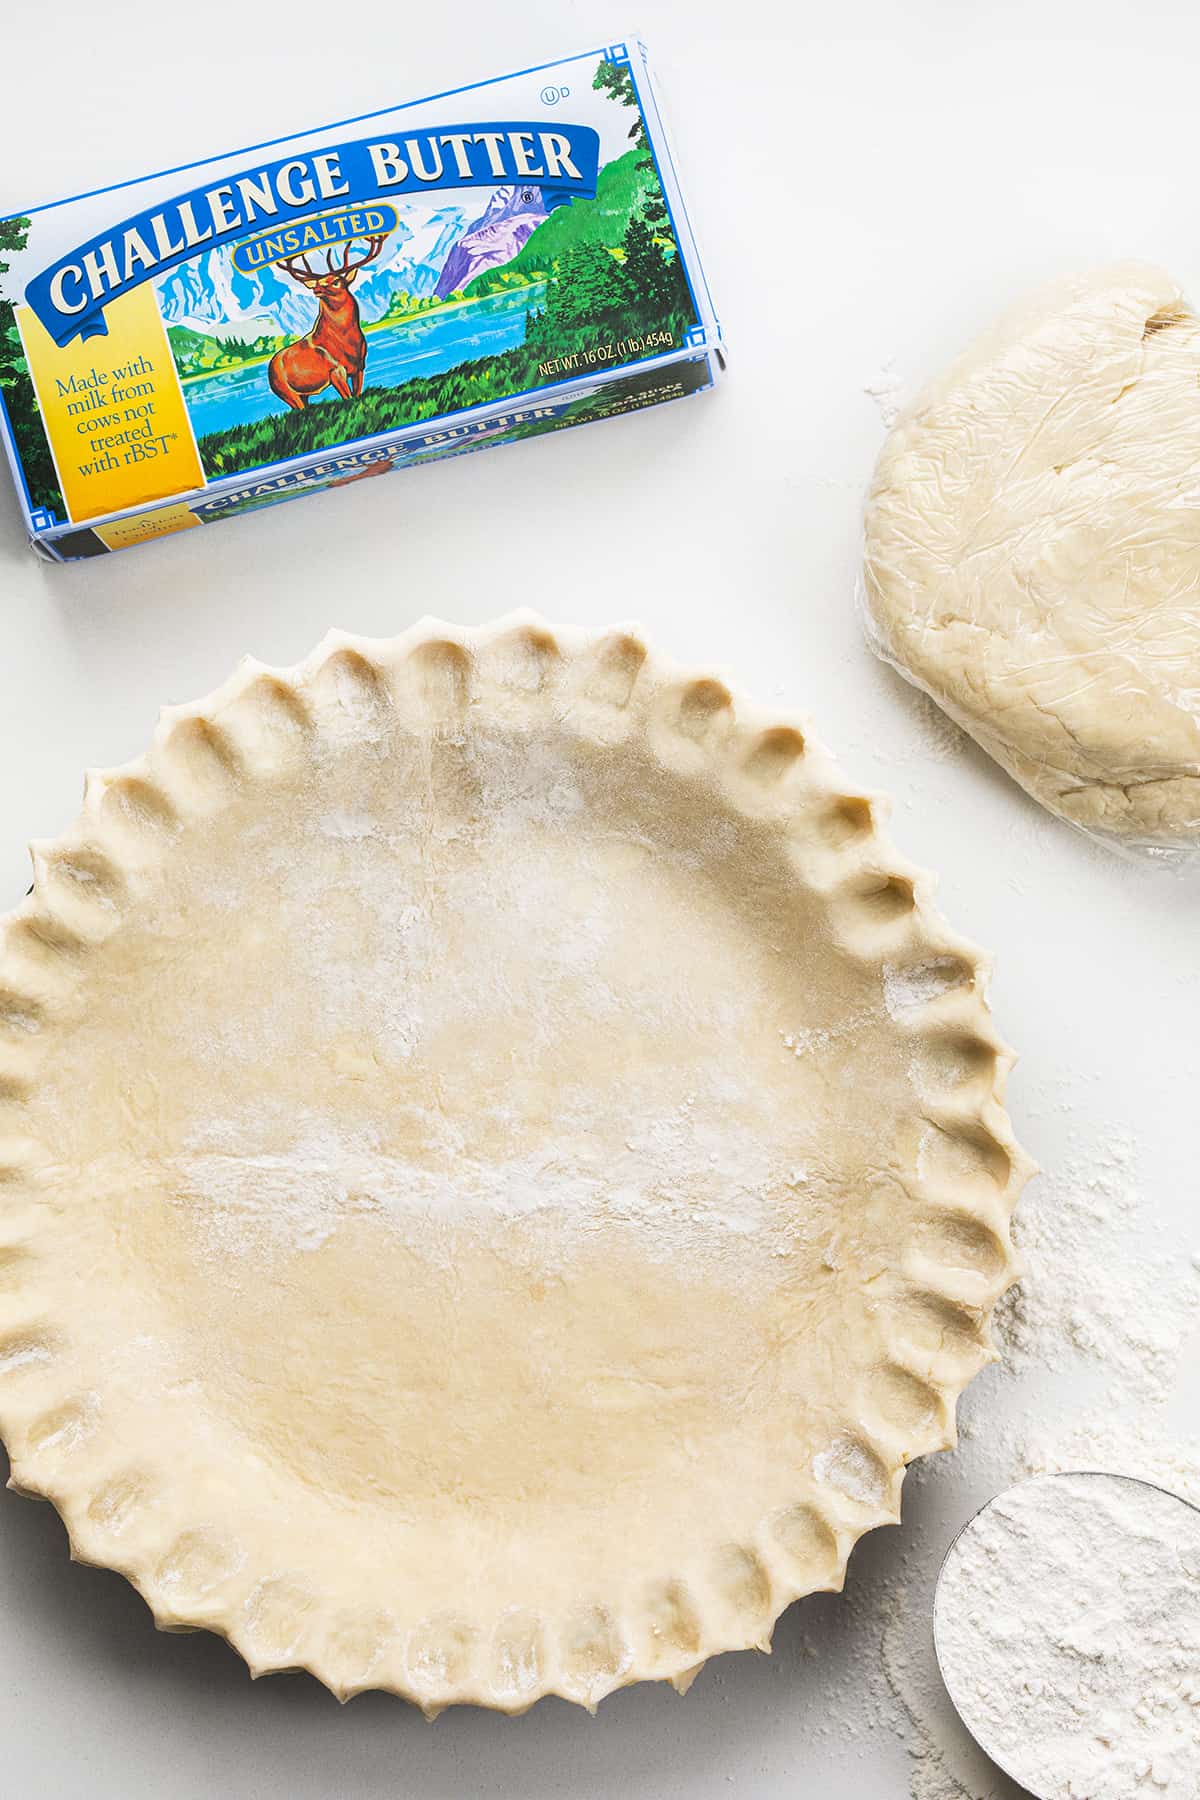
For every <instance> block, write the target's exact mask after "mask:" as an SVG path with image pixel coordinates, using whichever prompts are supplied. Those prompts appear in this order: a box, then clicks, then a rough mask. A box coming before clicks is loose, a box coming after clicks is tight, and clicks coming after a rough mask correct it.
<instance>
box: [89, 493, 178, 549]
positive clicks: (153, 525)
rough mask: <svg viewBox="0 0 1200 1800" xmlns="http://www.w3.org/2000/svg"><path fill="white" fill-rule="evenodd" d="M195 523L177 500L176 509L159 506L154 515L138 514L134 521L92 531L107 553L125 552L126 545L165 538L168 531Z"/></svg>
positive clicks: (96, 528)
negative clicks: (111, 551)
mask: <svg viewBox="0 0 1200 1800" xmlns="http://www.w3.org/2000/svg"><path fill="white" fill-rule="evenodd" d="M199 523H200V521H199V519H198V518H197V517H196V515H195V513H194V512H189V511H188V509H187V507H186V506H185V505H184V504H183V502H182V501H180V503H179V504H178V505H177V506H160V507H159V508H158V509H157V511H155V512H150V513H139V514H138V516H137V517H136V518H135V519H114V520H113V522H112V524H111V525H94V526H93V527H92V529H93V531H94V532H95V533H96V536H97V537H98V538H99V539H100V542H101V543H102V544H107V545H108V547H109V549H110V550H126V549H128V547H129V545H130V544H144V543H145V542H146V541H147V539H148V538H156V537H167V536H169V534H170V533H171V532H172V531H187V530H188V529H189V527H191V526H192V525H199Z"/></svg>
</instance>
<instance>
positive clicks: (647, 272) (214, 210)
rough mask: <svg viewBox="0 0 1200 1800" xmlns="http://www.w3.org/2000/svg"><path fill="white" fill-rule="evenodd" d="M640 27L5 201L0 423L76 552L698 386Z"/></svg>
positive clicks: (40, 521) (685, 253)
mask: <svg viewBox="0 0 1200 1800" xmlns="http://www.w3.org/2000/svg"><path fill="white" fill-rule="evenodd" d="M719 342H720V328H719V326H718V324H717V320H716V315H715V313H714V310H713V305H712V301H711V298H710V296H709V293H708V289H707V287H706V285H705V281H704V275H703V271H702V270H701V267H700V263H699V259H698V257H697V254H696V248H695V244H694V242H693V239H692V235H691V230H690V227H689V224H688V218H687V213H686V210H685V208H684V205H683V201H682V198H681V195H680V191H679V185H678V182H677V179H676V175H675V170H674V166H673V164H672V161H671V156H670V152H669V149H668V146H667V142H666V139H665V137H664V134H663V129H662V124H661V120H660V116H659V110H658V105H657V102H656V100H655V95H654V89H653V86H652V83H651V80H650V76H649V72H648V69H647V64H646V55H645V50H644V48H643V46H642V45H640V44H638V43H636V42H634V41H633V40H629V41H627V42H621V43H615V44H610V45H608V46H606V47H604V48H602V49H599V50H593V51H590V52H588V53H586V54H584V55H582V56H576V57H572V58H570V59H568V60H567V61H564V62H560V63H554V64H550V65H547V66H545V67H541V68H537V69H531V70H526V71H525V72H524V73H522V74H518V75H510V76H505V77H503V78H501V79H498V80H495V81H487V82H483V83H479V84H476V85H474V86H472V87H467V88H460V89H457V90H455V91H454V92H451V93H447V94H440V95H438V96H436V97H434V98H431V99H426V100H418V101H414V102H412V103H411V104H409V105H404V106H399V107H396V108H395V109H393V110H390V111H386V112H381V113H375V114H371V115H368V116H367V117H364V118H360V119H354V120H348V121H346V122H345V123H343V124H340V125H331V126H326V127H322V128H321V129H319V130H316V131H312V132H308V133H305V134H304V135H302V136H299V137H295V138H288V139H281V140H278V141H276V142H274V143H269V144H259V145H255V146H253V147H252V148H249V149H245V150H238V151H233V152H231V153H230V154H228V155H225V156H219V157H214V158H212V159H211V160H209V161H206V162H203V163H196V164H193V165H192V166H190V167H188V168H183V169H175V170H172V171H170V172H168V173H166V174H160V175H153V176H149V177H147V178H146V179H145V180H140V181H132V182H128V183H126V184H125V185H123V186H120V187H115V188H107V189H104V190H102V191H100V192H97V193H92V194H83V195H79V196H78V197H76V198H75V199H72V200H64V201H62V202H60V203H59V204H57V205H51V206H42V207H33V208H30V209H29V211H27V212H25V213H20V214H16V215H14V216H13V217H11V218H8V219H6V220H3V221H0V428H2V430H3V435H4V438H5V441H6V446H7V449H8V454H9V458H10V460H11V462H12V466H13V473H14V475H15V478H16V482H17V487H18V491H19V493H20V495H21V499H22V503H23V506H24V511H25V516H26V519H27V521H28V526H29V532H30V537H31V540H32V542H33V544H34V547H35V548H36V549H37V550H39V551H40V552H41V553H42V554H43V555H46V556H48V557H50V558H51V559H53V560H55V561H71V560H74V559H76V558H79V557H86V556H95V555H100V554H103V553H105V552H106V551H109V550H118V549H123V548H125V547H126V546H127V545H131V544H137V543H142V542H144V541H146V540H147V539H149V538H154V537H160V536H162V535H163V534H165V533H167V532H173V531H183V530H187V529H189V528H194V527H196V526H198V525H207V524H210V523H212V522H213V521H215V520H219V519H225V518H228V517H229V516H230V515H231V514H234V513H241V512H246V511H249V510H250V509H252V508H255V507H260V506H269V505H272V504H274V503H276V502H278V501H282V500H288V499H291V498H293V497H294V496H296V495H299V494H307V493H311V492H313V491H314V490H316V489H319V488H325V487H336V486H339V485H341V484H343V483H346V482H350V481H357V480H360V479H362V478H364V477H367V476H374V475H380V474H385V473H387V472H388V471H390V470H393V469H400V468H405V467H407V466H408V465H409V464H411V463H420V462H428V461H430V460H431V459H433V458H436V457H443V456H451V455H456V454H460V453H462V452H465V451H470V450H475V449H480V448H484V447H486V446H487V445H490V444H503V443H511V442H513V441H515V440H517V439H519V438H524V437H534V436H538V435H540V434H541V433H543V432H546V431H555V430H561V429H562V428H563V427H565V426H569V425H575V424H581V423H584V422H585V421H587V420H592V419H601V418H606V417H609V416H611V415H613V414H616V413H623V412H628V411H631V410H633V409H635V408H639V407H644V406H652V405H655V404H657V403H658V402H659V401H663V400H670V399H675V398H677V397H679V396H681V395H687V394H694V393H697V392H700V391H702V390H703V389H706V388H708V387H711V386H712V384H713V381H714V379H715V376H716V372H717V370H718V369H719V367H720V366H721V361H722V359H721V352H720V349H719Z"/></svg>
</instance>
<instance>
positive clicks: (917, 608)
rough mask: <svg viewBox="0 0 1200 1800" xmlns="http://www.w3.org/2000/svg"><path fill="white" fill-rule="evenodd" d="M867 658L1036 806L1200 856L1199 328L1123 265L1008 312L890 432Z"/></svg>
mask: <svg viewBox="0 0 1200 1800" xmlns="http://www.w3.org/2000/svg"><path fill="white" fill-rule="evenodd" d="M864 593H865V602H866V609H867V615H868V622H869V628H870V633H871V638H872V642H873V645H874V647H875V649H876V650H877V651H878V652H879V654H880V655H881V656H883V657H885V658H886V659H887V661H888V662H890V663H892V664H894V665H895V667H896V668H897V669H898V670H899V671H900V672H901V674H903V675H905V676H907V677H908V679H909V680H910V681H913V682H915V683H916V684H917V686H919V687H921V688H923V689H924V690H925V691H926V692H927V693H928V694H930V695H931V696H932V697H933V699H934V700H936V701H937V702H938V704H939V705H940V706H942V707H943V708H944V709H945V710H946V712H947V713H949V714H950V715H951V717H952V718H954V719H956V720H957V721H958V723H959V724H960V725H962V726H963V727H964V728H965V729H966V730H967V731H969V732H970V734H971V736H972V737H974V738H975V739H976V740H977V741H978V742H979V743H980V744H981V745H982V746H983V748H984V749H985V750H987V751H988V752H989V753H990V754H991V755H992V756H994V757H995V759H996V761H997V762H999V763H1001V764H1002V765H1003V766H1004V768H1006V769H1007V770H1008V771H1009V773H1010V774H1011V775H1013V776H1015V777H1016V779H1017V780H1018V781H1019V782H1020V783H1021V785H1022V786H1023V787H1024V788H1026V789H1027V790H1028V792H1029V793H1030V794H1032V795H1033V797H1034V798H1035V799H1036V800H1039V801H1041V803H1042V805H1043V806H1046V807H1049V809H1050V810H1051V811H1052V812H1054V813H1057V814H1059V815H1060V817H1062V818H1064V819H1067V820H1069V821H1070V822H1071V823H1072V824H1073V825H1076V826H1078V827H1080V828H1081V829H1082V830H1085V831H1087V832H1090V833H1092V834H1093V835H1094V836H1096V837H1098V838H1101V839H1102V840H1103V841H1105V842H1106V843H1108V844H1111V845H1114V846H1124V847H1126V848H1129V849H1134V850H1138V851H1143V852H1146V853H1148V854H1151V855H1158V856H1166V857H1171V858H1187V857H1188V856H1189V853H1191V855H1192V856H1195V857H1196V858H1198V859H1200V319H1198V318H1197V317H1196V316H1195V314H1193V313H1192V311H1191V310H1190V308H1189V307H1188V306H1187V304H1186V303H1185V301H1184V299H1183V297H1182V294H1181V292H1180V290H1179V288H1178V287H1177V286H1176V284H1175V283H1174V282H1173V281H1172V280H1171V279H1170V277H1169V276H1167V275H1164V274H1163V273H1162V272H1161V271H1160V270H1157V269H1153V268H1147V267H1143V266H1140V265H1135V264H1126V265H1123V266H1120V267H1117V268H1112V269H1106V270H1103V271H1101V272H1099V273H1095V274H1090V275H1087V276H1082V277H1077V278H1075V279H1071V280H1067V281H1061V282H1059V283H1057V284H1056V285H1055V286H1053V287H1051V288H1049V289H1047V290H1046V291H1044V292H1042V293H1040V294H1038V295H1035V296H1034V297H1033V298H1032V299H1031V300H1029V301H1027V302H1026V303H1025V304H1023V305H1022V306H1020V307H1018V308H1017V309H1015V310H1014V311H1013V312H1011V313H1009V314H1008V315H1007V316H1006V317H1005V318H1004V319H1002V320H1001V322H1000V323H999V324H998V325H997V326H996V327H995V328H994V329H993V330H991V331H989V332H988V333H987V334H986V335H985V336H984V337H982V338H980V339H979V341H978V342H977V343H976V344H974V345H973V346H972V348H971V349H969V350H968V351H967V352H966V353H965V355H963V356H961V357H960V358H959V359H958V361H957V362H956V363H954V364H953V365H952V366H951V368H950V369H949V370H948V371H947V372H946V374H945V375H943V376H942V377H941V378H940V379H939V380H937V381H935V382H934V383H933V384H932V385H931V386H930V387H929V388H928V389H927V390H926V391H925V393H923V394H922V395H921V397H920V399H919V400H918V401H917V402H916V404H915V405H914V406H912V407H910V408H909V409H908V411H907V412H906V413H905V414H904V415H903V416H902V417H901V418H900V419H899V420H898V421H897V423H896V425H895V427H894V429H893V430H892V432H891V434H890V436H889V437H888V440H887V442H886V444H885V445H884V449H883V452H882V455H881V456H880V459H879V463H878V466H877V467H876V470H875V476H874V479H873V482H872V485H871V491H870V495H869V498H868V502H867V512H866V555H865V563H864Z"/></svg>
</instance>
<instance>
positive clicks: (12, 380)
mask: <svg viewBox="0 0 1200 1800" xmlns="http://www.w3.org/2000/svg"><path fill="white" fill-rule="evenodd" d="M29 227H30V221H29V220H28V219H23V218H15V219H0V252H3V251H5V250H23V249H24V248H25V245H26V243H27V241H28V238H29ZM10 267H11V264H9V263H8V262H7V261H5V260H4V259H3V257H2V255H0V275H6V274H7V273H8V271H9V268H10ZM0 388H2V389H3V391H4V403H5V406H6V408H7V410H8V417H9V422H10V424H11V425H12V433H13V438H14V439H15V441H16V446H17V454H18V455H19V456H20V458H21V462H22V463H23V465H24V468H25V479H26V481H27V482H28V484H29V492H30V496H31V498H32V501H33V504H34V506H35V507H36V506H44V507H47V508H49V509H50V510H51V511H53V512H56V513H58V514H59V516H60V517H62V516H63V515H65V513H66V510H67V509H66V507H65V506H64V505H63V497H62V494H61V492H60V491H59V486H58V477H57V475H56V474H55V472H54V462H53V459H52V457H51V455H50V446H49V445H48V444H47V442H46V434H45V432H44V431H43V429H42V421H41V414H40V412H39V410H38V403H37V396H36V395H35V393H34V391H33V382H32V381H31V380H30V377H29V364H28V363H27V362H26V360H25V352H24V350H23V349H22V348H21V338H20V333H19V332H18V331H17V322H16V314H15V313H14V310H13V302H12V301H11V300H10V299H8V298H7V297H6V296H4V295H3V293H2V292H0Z"/></svg>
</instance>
